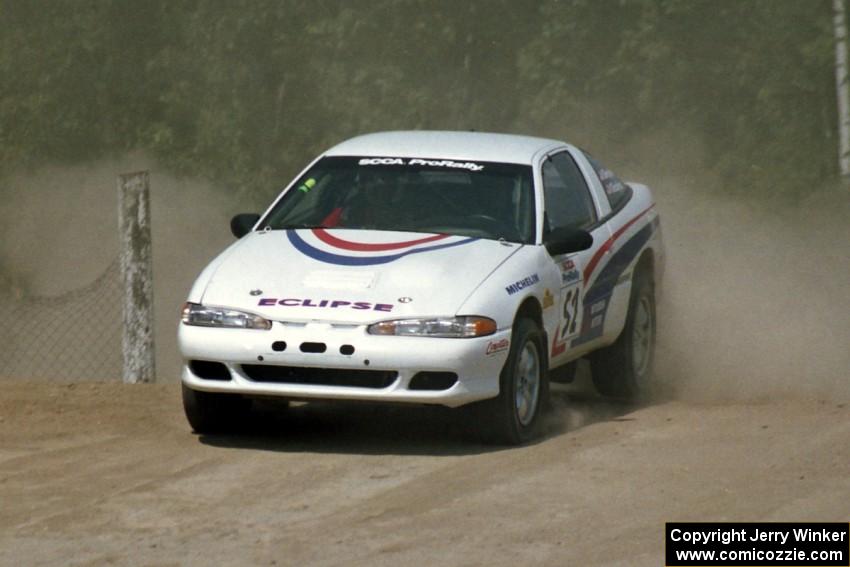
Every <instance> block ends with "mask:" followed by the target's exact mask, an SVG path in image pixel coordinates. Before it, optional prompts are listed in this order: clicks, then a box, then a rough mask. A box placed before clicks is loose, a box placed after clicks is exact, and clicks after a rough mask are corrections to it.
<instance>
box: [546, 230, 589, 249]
mask: <svg viewBox="0 0 850 567" xmlns="http://www.w3.org/2000/svg"><path fill="white" fill-rule="evenodd" d="M544 245H545V246H546V251H547V252H549V254H550V255H552V256H558V255H559V254H571V253H573V252H581V251H582V250H587V249H588V248H590V247H591V246H593V236H591V234H590V233H589V232H587V231H586V230H580V229H578V228H567V227H561V228H556V229H554V230H553V231H551V232H550V233H549V234H548V235H546V240H545V242H544Z"/></svg>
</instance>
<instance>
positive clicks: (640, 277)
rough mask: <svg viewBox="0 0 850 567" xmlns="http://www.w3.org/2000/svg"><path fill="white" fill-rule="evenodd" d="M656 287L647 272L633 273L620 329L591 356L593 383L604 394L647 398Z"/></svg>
mask: <svg viewBox="0 0 850 567" xmlns="http://www.w3.org/2000/svg"><path fill="white" fill-rule="evenodd" d="M655 326H656V320H655V290H654V286H653V285H652V279H651V277H650V276H649V274H648V273H647V272H646V271H641V272H638V273H636V274H635V279H634V282H633V284H632V293H631V297H630V299H629V312H628V314H627V315H626V324H625V326H624V328H623V332H622V333H621V334H620V336H619V337H618V338H617V340H616V341H615V342H614V344H612V345H611V346H608V347H605V348H603V349H599V350H598V351H596V352H594V353H592V354H591V355H590V357H589V358H590V364H591V370H592V375H593V384H594V386H596V389H597V390H598V391H599V393H600V394H602V395H603V396H609V397H612V398H619V399H623V400H629V401H632V400H637V399H640V398H643V397H646V394H647V390H648V388H649V382H650V376H651V374H652V365H653V360H654V356H655Z"/></svg>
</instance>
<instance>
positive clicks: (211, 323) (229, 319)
mask: <svg viewBox="0 0 850 567" xmlns="http://www.w3.org/2000/svg"><path fill="white" fill-rule="evenodd" d="M181 320H182V321H183V324H185V325H196V326H198V327H228V328H237V329H262V330H264V331H267V330H269V329H271V328H272V322H271V321H269V320H268V319H263V318H262V317H260V316H259V315H254V314H253V313H245V312H244V311H236V310H235V309H227V308H226V307H209V306H206V305H199V304H197V303H185V304H184V305H183V316H182V317H181Z"/></svg>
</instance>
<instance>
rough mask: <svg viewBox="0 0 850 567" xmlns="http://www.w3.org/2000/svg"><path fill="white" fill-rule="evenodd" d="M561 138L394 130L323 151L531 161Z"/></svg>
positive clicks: (553, 146) (516, 161)
mask: <svg viewBox="0 0 850 567" xmlns="http://www.w3.org/2000/svg"><path fill="white" fill-rule="evenodd" d="M564 145H565V144H564V142H560V141H558V140H549V139H546V138H535V137H531V136H518V135H514V134H493V133H488V132H446V131H429V130H415V131H398V132H376V133H374V134H365V135H362V136H357V137H356V138H351V139H350V140H346V141H345V142H342V143H340V144H337V145H336V146H334V147H332V148H331V149H329V150H328V151H327V152H325V155H328V156H369V157H379V156H380V157H420V158H440V159H455V160H473V161H492V162H506V163H521V164H529V165H530V164H531V163H532V160H533V158H534V156H535V155H536V154H538V153H540V152H541V151H545V150H549V149H554V148H556V147H561V146H564Z"/></svg>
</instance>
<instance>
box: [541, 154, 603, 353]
mask: <svg viewBox="0 0 850 567" xmlns="http://www.w3.org/2000/svg"><path fill="white" fill-rule="evenodd" d="M540 173H541V180H542V184H543V198H544V210H545V214H544V218H543V240H544V242H545V241H546V236H547V234H548V233H550V232H551V231H553V230H555V229H557V228H562V227H568V228H577V229H582V230H587V231H588V232H590V234H591V235H592V236H593V242H594V245H593V246H592V247H591V248H589V249H588V250H583V251H581V252H574V253H570V254H559V255H555V256H551V257H550V258H551V261H552V262H553V263H554V264H555V268H556V270H557V271H558V272H559V273H560V289H559V293H558V294H557V301H556V303H555V305H556V306H557V308H558V317H557V319H558V324H557V326H556V328H555V332H554V333H553V336H552V339H551V345H550V356H551V366H552V367H555V366H558V365H560V364H562V363H564V362H568V361H570V360H572V359H574V358H576V357H577V356H580V355H581V352H583V351H584V350H586V349H585V348H582V349H581V351H577V350H575V349H572V348H571V345H572V343H573V342H574V341H575V340H576V339H578V338H579V336H580V335H581V334H582V332H585V331H587V329H588V325H589V323H590V321H586V320H585V319H586V318H587V317H586V315H589V314H586V313H585V306H584V297H583V295H584V273H585V270H586V268H587V267H588V266H589V265H590V263H591V262H592V261H593V260H592V259H593V258H594V255H595V253H596V251H597V250H598V249H599V246H600V244H601V243H603V242H605V241H606V240H607V239H608V236H609V234H608V228H607V225H606V224H605V223H600V222H599V220H600V210H599V205H598V203H597V199H595V198H594V195H593V192H592V190H591V188H590V187H589V186H588V181H587V178H586V177H585V174H584V173H583V172H582V170H581V169H580V167H579V165H578V163H577V162H576V160H575V159H574V157H573V156H572V155H571V153H570V152H569V151H568V150H562V151H557V152H554V153H552V154H549V155H548V156H547V157H546V158H545V159H544V160H543V162H542V164H541V171H540Z"/></svg>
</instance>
